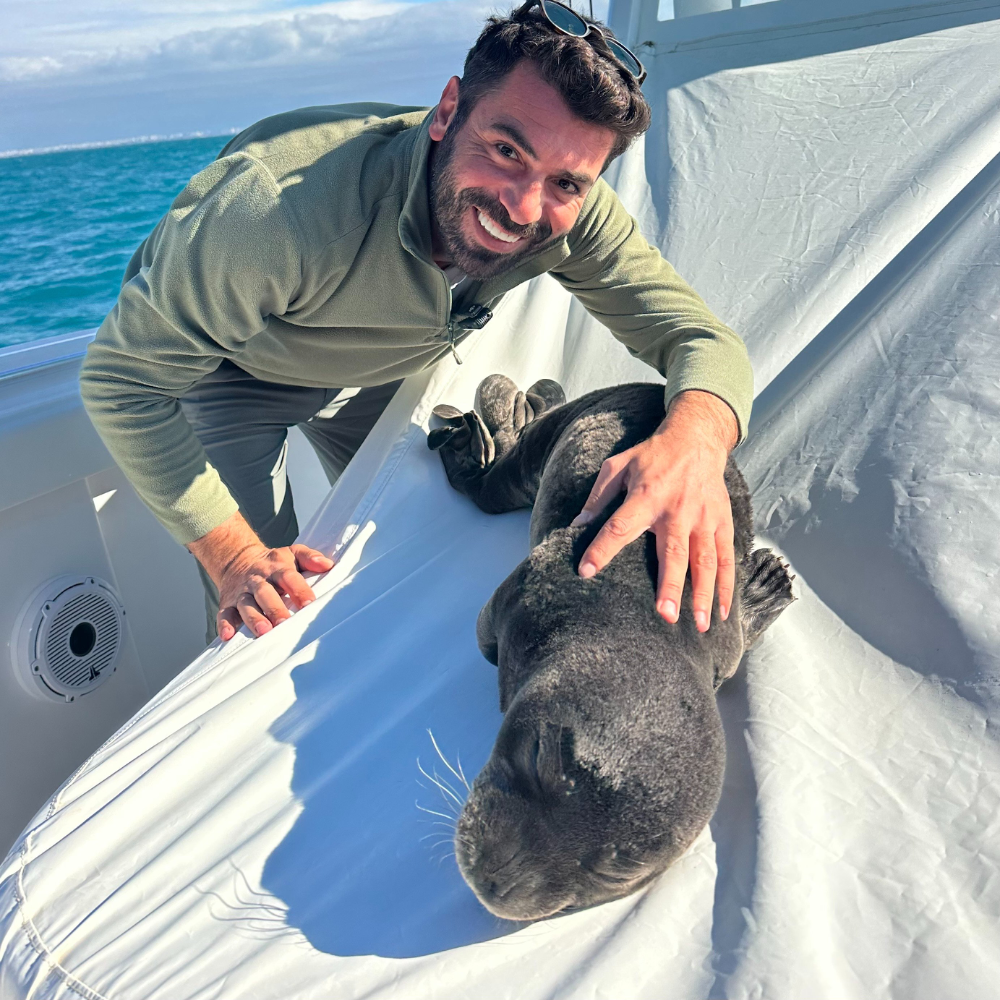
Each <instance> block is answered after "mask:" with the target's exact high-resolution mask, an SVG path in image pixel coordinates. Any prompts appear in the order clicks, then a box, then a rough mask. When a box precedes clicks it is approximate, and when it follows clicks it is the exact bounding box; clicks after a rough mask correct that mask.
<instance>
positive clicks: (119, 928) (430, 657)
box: [0, 21, 1000, 1000]
mask: <svg viewBox="0 0 1000 1000" xmlns="http://www.w3.org/2000/svg"><path fill="white" fill-rule="evenodd" d="M997 52H1000V22H998V21H993V22H987V23H981V24H977V25H970V26H967V27H961V28H953V29H949V30H945V31H939V32H936V33H933V34H925V35H920V36H916V37H913V38H909V39H902V40H898V41H893V42H889V43H885V44H880V45H877V46H873V47H870V48H864V49H854V50H851V51H843V52H832V53H827V54H824V55H817V56H809V57H806V58H803V59H800V60H794V61H787V60H784V61H781V62H776V63H774V64H772V65H759V66H755V67H750V68H744V69H735V70H728V71H723V72H716V73H713V74H711V75H709V76H704V77H702V78H699V79H696V80H693V81H690V82H687V83H684V84H683V85H678V86H673V87H670V88H669V89H668V88H667V87H666V85H665V83H664V82H663V81H664V79H665V77H663V75H662V74H660V75H659V76H658V72H659V70H658V67H657V66H656V65H654V67H653V74H652V76H651V79H650V81H649V83H648V84H647V88H646V89H647V92H648V93H650V94H652V95H653V97H654V100H655V102H656V106H657V121H656V125H655V126H654V129H653V131H652V132H651V133H650V135H649V137H648V138H647V142H646V146H645V171H644V168H643V153H642V150H637V151H635V152H634V153H633V154H631V155H630V156H629V157H628V158H627V159H626V160H625V161H624V162H622V163H621V164H619V165H618V166H616V168H614V171H613V176H614V177H615V178H616V183H617V186H618V189H619V191H620V192H621V194H622V196H623V198H624V200H625V201H626V203H627V204H628V205H629V207H630V208H631V209H632V210H633V212H635V213H636V215H637V217H638V218H640V220H641V222H642V223H643V226H644V229H645V231H646V232H647V234H648V235H649V237H650V238H651V239H655V240H656V241H657V242H658V243H659V245H660V246H661V247H663V249H664V251H665V253H666V255H667V256H668V258H669V259H671V260H672V261H673V263H674V264H675V265H676V266H677V268H678V270H680V272H681V273H682V274H683V275H684V276H685V277H687V278H688V279H689V280H690V281H691V282H692V283H693V284H694V286H695V287H696V288H697V289H698V290H699V291H701V293H702V294H703V295H704V296H705V297H706V298H707V299H708V301H709V302H710V304H711V305H712V306H713V307H714V308H715V310H716V311H717V312H718V313H719V314H720V315H721V316H722V317H723V318H724V319H726V320H727V321H728V322H729V323H730V324H731V325H733V326H734V327H735V328H736V329H738V330H739V331H740V332H741V333H743V334H744V335H745V337H746V339H747V341H748V345H749V347H750V351H751V354H752V356H753V360H754V364H755V369H756V372H757V379H758V391H759V397H758V400H759V407H758V414H759V416H758V419H757V421H756V428H757V429H756V433H755V435H754V437H753V438H752V440H751V441H750V442H749V443H748V444H747V445H746V446H744V447H743V448H742V449H741V452H740V455H739V459H740V462H741V464H742V466H743V467H744V469H745V471H746V473H747V476H748V479H749V480H750V481H751V485H752V486H753V487H754V488H755V491H756V492H755V501H756V505H757V511H758V521H759V524H760V526H761V531H762V535H763V537H764V540H766V541H768V542H770V543H772V544H776V545H777V546H778V547H779V548H780V549H781V550H782V551H784V552H785V553H786V554H787V555H788V556H789V558H790V559H791V561H792V563H793V565H794V568H795V571H796V572H797V573H798V579H797V583H796V587H797V593H798V596H799V600H798V602H797V603H796V604H794V605H793V606H792V607H791V608H790V609H789V610H788V611H787V612H785V614H784V615H783V616H782V617H781V618H780V620H779V621H778V622H777V624H776V625H775V626H774V627H773V628H772V629H771V631H770V632H768V633H767V635H766V636H765V638H764V640H762V642H761V643H760V646H759V648H758V649H756V650H755V651H754V653H753V654H752V655H751V656H750V657H748V658H747V661H746V662H745V664H744V667H743V668H742V669H741V671H740V673H739V674H738V676H737V678H736V679H734V680H733V681H732V682H730V683H729V684H727V685H726V686H725V687H724V688H723V690H722V691H721V692H720V696H719V701H720V706H721V708H722V712H723V716H724V719H725V723H726V730H727V738H728V748H729V764H728V770H727V775H726V784H725V789H724V793H723V798H722V803H721V805H720V808H719V811H718V813H717V815H716V817H715V819H714V820H713V821H712V823H711V825H710V827H709V829H707V830H706V831H705V833H704V834H703V836H702V837H701V838H700V839H699V840H698V841H697V842H696V844H695V845H694V847H693V848H692V849H691V850H690V851H689V853H688V854H687V855H686V856H685V857H684V858H683V859H682V860H681V861H680V862H679V863H678V864H677V865H676V866H675V867H674V868H673V869H671V870H670V871H669V872H668V873H667V874H666V875H665V876H664V877H662V878H661V879H660V880H659V881H658V882H656V883H655V884H653V885H652V886H651V887H650V888H649V889H648V890H646V891H644V892H642V893H640V894H638V895H636V896H634V897H631V898H628V899H625V900H621V901H618V902H616V903H612V904H607V905H605V906H602V907H599V908H597V909H594V910H591V911H588V912H583V913H577V914H573V915H569V916H565V917H561V918H557V919H552V920H547V921H542V922H540V923H537V924H534V925H531V926H526V927H518V926H513V925H506V924H503V923H502V922H499V921H497V920H495V919H494V918H493V917H491V916H490V915H488V914H487V913H486V912H485V911H483V910H482V909H481V908H480V907H479V905H478V904H477V903H476V901H475V900H474V898H473V897H472V895H471V893H470V892H469V891H468V890H467V889H466V888H465V886H464V884H463V883H462V881H461V879H460V878H459V876H458V874H457V871H456V868H455V865H454V860H453V859H452V858H450V857H449V856H448V853H449V847H448V845H447V843H441V841H446V839H447V827H446V826H440V825H436V824H438V823H446V822H447V821H446V820H445V819H442V818H439V817H438V816H436V815H434V813H435V812H440V813H444V814H445V815H447V814H448V813H450V812H451V811H452V810H450V809H449V808H448V805H447V803H448V799H447V796H446V795H444V794H442V793H440V792H439V790H438V788H437V787H435V785H434V784H433V783H432V782H431V781H430V780H428V779H427V778H426V777H424V776H423V775H422V773H421V771H420V770H419V769H418V765H417V760H418V758H419V760H420V762H421V764H422V766H423V769H424V770H426V771H427V772H428V773H430V774H431V775H433V774H434V773H435V771H436V772H437V774H439V775H441V776H443V777H451V775H450V774H449V772H448V770H447V769H446V767H445V765H444V763H443V762H442V761H441V760H440V759H439V758H438V757H437V755H436V753H435V751H434V747H433V746H432V743H431V739H430V737H429V735H428V731H429V730H430V731H431V732H432V733H433V735H434V738H435V739H436V741H437V743H438V744H439V746H440V747H441V749H442V751H443V752H444V754H445V755H446V756H447V757H448V758H449V760H450V761H451V762H452V763H453V764H457V761H458V759H459V758H460V759H461V764H462V767H463V768H464V770H465V772H466V773H467V774H469V775H470V776H471V774H472V773H473V772H475V771H476V770H477V769H478V767H479V766H480V765H481V764H482V763H483V761H484V760H485V758H486V756H487V754H488V752H489V749H490V746H491V745H492V741H493V738H494V735H495V732H496V729H497V726H498V724H499V721H500V715H499V712H498V708H497V694H496V685H495V675H494V670H493V668H492V667H490V666H489V665H488V664H487V663H486V662H485V661H484V660H482V658H481V657H480V656H479V654H478V652H477V650H476V646H475V640H474V621H475V616H476V613H477V611H478V609H479V607H480V605H481V604H482V603H483V602H484V601H485V600H486V598H487V597H488V596H489V594H490V593H491V592H492V589H493V588H494V587H495V586H496V585H497V584H498V583H499V582H500V581H501V580H502V579H503V578H504V576H505V575H506V574H507V573H508V572H509V570H510V569H511V568H512V567H513V566H514V565H515V564H516V563H517V562H518V561H519V560H520V559H521V558H522V557H523V555H524V554H525V551H526V545H527V523H528V516H527V514H524V513H518V514H510V515H504V516H501V517H495V518H491V517H488V516H486V515H483V514H481V513H479V512H478V511H477V510H476V509H474V508H473V507H472V505H471V504H470V503H469V502H468V501H466V500H465V499H463V498H462V497H460V496H459V495H458V494H456V493H454V492H452V491H451V490H450V488H449V487H448V485H447V483H446V480H445V477H444V474H443V471H442V469H441V466H440V461H439V459H438V457H437V456H436V455H435V454H433V453H431V452H429V451H428V450H427V449H426V447H425V443H424V437H425V428H426V420H427V416H428V414H429V412H430V409H431V407H432V406H433V405H434V404H435V403H437V402H439V401H446V402H449V403H454V404H457V405H459V406H467V405H468V404H470V403H471V400H472V396H473V391H474V389H475V386H476V384H477V383H478V381H479V380H480V379H481V378H482V377H483V376H485V375H487V374H489V373H490V372H493V371H504V372H506V373H508V374H509V375H511V376H512V377H513V378H514V379H515V380H517V381H518V382H519V383H520V384H522V385H525V384H528V383H530V382H531V381H532V380H534V379H535V378H538V377H540V376H548V377H554V378H557V379H559V380H560V381H561V382H563V383H564V385H565V386H566V387H567V389H568V391H569V393H570V395H575V394H579V393H580V392H582V391H584V390H586V389H589V388H592V387H594V386H597V385H601V384H610V383H613V382H618V381H623V380H627V379H634V378H647V379H648V378H654V377H655V375H654V373H652V372H650V371H648V370H646V369H644V368H643V367H642V366H641V365H640V364H638V363H637V362H635V361H634V360H632V359H631V358H629V357H628V355H627V353H626V352H625V351H624V350H623V349H622V348H620V347H618V346H617V345H616V344H615V343H614V342H613V341H612V339H611V337H610V335H608V334H607V333H606V331H603V330H602V329H601V328H599V327H598V326H597V325H596V324H595V323H594V322H593V321H591V320H590V319H588V318H587V317H586V314H585V313H584V312H583V311H582V310H581V309H580V308H579V306H577V305H576V304H573V303H571V300H570V299H569V298H568V297H567V296H566V295H565V294H564V293H563V292H562V291H561V290H559V289H558V287H557V286H556V285H555V283H554V282H553V281H551V280H550V279H548V278H543V279H541V280H538V281H536V282H534V283H532V285H531V286H529V287H527V288H524V289H521V290H520V291H519V292H517V293H516V294H514V295H512V296H511V297H510V298H509V299H508V300H507V301H506V302H505V303H504V304H503V306H502V307H501V309H500V310H499V312H498V315H497V316H496V318H495V319H494V320H493V322H492V323H491V324H490V325H489V327H487V329H486V330H485V331H483V333H481V334H479V335H477V337H476V338H475V339H474V340H473V341H470V342H467V343H466V345H464V346H463V347H462V349H461V352H462V354H463V355H464V356H465V364H464V365H462V366H461V367H456V366H455V365H454V363H453V362H450V361H449V362H447V363H445V364H442V365H441V366H440V367H439V368H438V369H437V370H436V371H434V372H433V373H430V374H428V375H427V376H425V377H422V378H416V379H411V380H410V381H409V382H408V383H407V384H406V385H405V386H404V388H403V389H402V390H401V392H400V394H399V395H398V396H397V398H396V399H395V400H394V402H393V404H392V407H391V408H390V410H389V411H388V412H387V413H386V415H385V417H384V418H383V420H382V421H381V422H380V424H379V426H378V428H377V429H376V432H375V434H374V435H373V437H372V438H371V439H370V440H369V441H368V442H366V444H365V447H364V449H363V451H362V452H361V453H360V454H359V456H358V459H357V460H356V461H355V462H354V463H353V464H352V466H351V468H350V469H349V470H348V473H347V474H346V475H345V477H344V478H343V480H342V481H341V483H340V484H338V487H337V489H336V490H335V491H334V493H333V494H332V495H331V497H330V499H329V500H328V502H327V504H326V506H325V507H324V508H323V509H322V510H321V511H320V512H319V514H318V515H317V517H316V518H315V519H314V521H313V523H312V525H311V527H310V528H309V530H308V532H307V534H308V538H307V540H310V541H312V542H313V543H315V544H321V545H322V546H324V547H326V548H327V549H328V550H332V549H333V548H334V547H335V546H339V551H340V563H339V566H338V567H337V568H336V569H335V570H334V571H333V572H332V573H330V574H329V575H328V577H327V578H326V579H324V580H323V581H321V582H320V583H319V585H318V592H319V593H320V594H321V595H322V596H321V599H320V600H319V601H317V602H316V604H314V605H312V606H311V607H309V608H308V609H306V610H305V611H304V612H301V613H299V614H297V615H296V616H295V617H294V618H293V619H292V620H291V621H290V622H288V623H286V624H284V625H282V626H281V627H280V628H278V629H276V630H275V631H274V632H272V633H270V634H269V635H267V636H265V637H264V638H261V639H257V640H253V641H251V640H249V639H247V638H245V637H239V638H237V639H235V640H233V642H232V643H231V644H230V645H229V646H227V647H225V648H210V649H209V650H208V651H207V652H206V653H205V654H204V655H203V656H202V657H201V658H200V659H199V660H198V661H196V662H195V663H194V664H192V665H191V666H190V667H189V668H188V669H187V670H186V671H184V672H183V673H182V674H181V675H180V676H179V677H178V678H177V679H176V681H174V682H173V683H172V684H171V685H170V686H169V687H168V689H166V690H165V691H164V692H162V693H161V694H160V695H159V696H158V697H157V698H155V699H154V700H153V702H151V703H150V705H149V706H147V708H146V709H144V710H143V711H142V712H141V713H140V714H139V715H138V716H137V717H136V718H135V719H133V720H132V722H130V723H129V725H128V726H126V727H125V728H124V729H123V730H122V731H121V732H120V733H119V734H117V735H116V736H115V737H114V738H113V739H112V740H111V741H110V742H109V743H108V744H107V745H106V746H104V747H103V748H101V750H100V751H99V752H98V753H96V754H95V755H94V756H93V757H92V758H91V759H90V760H89V761H87V762H86V763H85V764H84V765H83V766H82V767H81V769H80V770H79V771H78V772H77V773H76V774H75V775H74V776H73V777H72V779H71V780H70V781H68V782H67V783H66V784H65V785H64V786H63V788H62V789H60V790H59V792H58V793H57V794H56V796H55V797H54V798H53V799H52V801H51V802H50V804H49V805H48V807H47V808H46V809H45V810H44V811H43V812H42V813H41V814H40V815H39V816H38V818H37V819H36V820H35V821H34V822H33V823H32V824H31V826H30V828H29V830H28V831H27V832H26V834H25V835H24V836H23V838H22V839H21V841H20V842H19V843H18V844H17V845H16V847H15V848H14V850H13V852H12V853H11V854H10V855H9V857H8V859H7V861H6V862H5V864H4V866H3V868H2V869H0V997H2V998H3V1000H15V998H17V1000H21V998H27V997H35V998H43V1000H67V998H70V997H74V998H75V997H86V998H91V1000H94V998H106V1000H153V998H156V1000H189V998H190V1000H194V998H198V1000H208V998H212V1000H237V998H239V1000H248V998H250V1000H315V998H318V997H323V998H325V1000H340V998H349V997H350V998H360V997H365V998H371V1000H380V998H389V997H392V998H405V1000H420V998H446V1000H459V998H477V1000H478V998H482V997H489V998H491V1000H503V998H511V1000H513V998H517V1000H536V998H537V1000H542V998H546V1000H555V998H570V997H572V998H583V997H588V998H590V997H609V998H611V997H614V998H629V1000H632V998H654V997H655V998H662V997H671V998H678V1000H683V998H720V997H729V998H751V997H758V998H759V997H766V998H768V1000H799V998H807V997H808V998H822V1000H827V998H828V1000H844V998H859V1000H861V998H863V1000H875V998H887V997H895V998H900V1000H903V998H905V1000H921V998H926V1000H943V998H951V997H955V998H958V997H962V998H967V997H975V998H980V997H987V996H992V995H995V994H996V992H997V983H998V982H1000V929H998V922H997V915H998V912H1000V871H998V868H1000V743H998V739H997V731H996V719H997V704H998V693H1000V688H998V684H1000V602H998V599H997V583H996V572H997V566H998V562H1000V478H998V476H1000V443H998V441H1000V342H998V337H997V320H998V312H1000V292H998V286H1000V280H998V279H1000V238H998V222H1000V158H996V157H997V153H998V150H1000V121H998V119H1000V73H998V72H997V63H998V59H997V55H996V54H997ZM658 81H659V82H658ZM658 87H659V88H660V89H659V90H658V89H657V88H658ZM647 175H648V177H649V179H650V184H647V182H646V179H645V177H646V176H647ZM452 784H454V781H453V782H452ZM418 806H419V807H422V808H418ZM424 810H429V811H424Z"/></svg>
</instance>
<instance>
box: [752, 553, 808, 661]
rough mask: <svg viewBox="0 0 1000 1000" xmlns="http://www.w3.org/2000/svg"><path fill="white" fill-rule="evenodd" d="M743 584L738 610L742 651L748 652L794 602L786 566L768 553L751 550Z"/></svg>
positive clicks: (790, 579) (790, 580)
mask: <svg viewBox="0 0 1000 1000" xmlns="http://www.w3.org/2000/svg"><path fill="white" fill-rule="evenodd" d="M746 574H747V575H746V582H745V583H744V584H743V600H742V602H741V607H740V624H741V625H742V626H743V648H744V649H745V650H746V649H749V648H750V647H751V646H752V645H753V644H754V643H755V642H756V641H757V639H759V638H760V636H761V634H762V633H763V632H764V630H765V629H767V628H768V626H770V624H771V623H772V622H773V621H774V620H775V618H777V617H778V615H780V614H781V612H782V611H784V610H785V608H787V607H788V605H789V604H791V603H792V601H794V600H795V598H794V596H793V595H792V580H794V579H795V577H793V576H791V575H790V574H789V572H788V565H787V564H786V563H785V561H784V560H783V559H781V558H780V557H779V556H776V555H775V554H774V553H773V552H772V551H771V550H770V549H755V550H754V551H753V552H751V553H750V554H749V555H748V556H747V558H746Z"/></svg>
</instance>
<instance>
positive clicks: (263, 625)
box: [254, 622, 271, 635]
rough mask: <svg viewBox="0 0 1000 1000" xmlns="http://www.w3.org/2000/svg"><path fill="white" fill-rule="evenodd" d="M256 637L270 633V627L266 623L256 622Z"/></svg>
mask: <svg viewBox="0 0 1000 1000" xmlns="http://www.w3.org/2000/svg"><path fill="white" fill-rule="evenodd" d="M254 631H255V632H256V633H257V635H263V634H264V633H265V632H270V631H271V626H270V625H269V624H268V623H267V622H258V624H257V626H256V627H255V628H254Z"/></svg>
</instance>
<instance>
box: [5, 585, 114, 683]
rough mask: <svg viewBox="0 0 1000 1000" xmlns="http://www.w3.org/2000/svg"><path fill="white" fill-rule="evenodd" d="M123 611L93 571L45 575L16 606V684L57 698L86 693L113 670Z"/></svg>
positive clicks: (108, 588) (105, 678) (110, 589)
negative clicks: (36, 588)
mask: <svg viewBox="0 0 1000 1000" xmlns="http://www.w3.org/2000/svg"><path fill="white" fill-rule="evenodd" d="M124 616H125V609H124V608H123V607H122V605H121V601H120V600H119V599H118V595H117V594H116V593H115V592H114V590H113V589H112V588H111V587H110V586H109V585H108V584H107V583H105V582H104V581H103V580H99V579H97V577H93V576H88V577H84V578H83V579H80V578H76V579H73V578H68V577H60V578H59V579H57V580H52V581H50V582H49V583H48V584H46V585H45V586H44V587H42V588H41V590H39V591H38V592H37V593H36V594H35V596H34V598H33V599H32V600H31V601H29V602H28V605H27V606H26V607H25V609H24V611H23V612H22V616H21V625H20V630H19V631H20V633H21V634H20V635H19V636H18V639H19V640H20V641H19V642H18V643H17V646H18V649H17V650H16V654H17V660H19V661H20V662H19V663H18V664H17V666H18V667H19V670H18V673H19V675H20V677H21V682H22V684H23V685H24V686H26V687H27V688H28V690H30V691H32V692H33V693H36V694H42V695H44V696H47V697H50V698H57V699H59V700H60V701H67V702H71V701H75V700H76V699H77V698H79V697H81V696H83V695H85V694H89V693H90V692H91V691H93V690H94V689H95V688H97V687H99V686H100V685H101V684H103V683H104V682H105V681H106V680H107V679H108V678H109V677H110V676H111V675H112V674H113V673H114V672H115V669H116V663H117V660H118V653H119V651H120V650H121V645H122V637H123V631H124Z"/></svg>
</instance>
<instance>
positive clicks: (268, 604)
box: [236, 580, 291, 635]
mask: <svg viewBox="0 0 1000 1000" xmlns="http://www.w3.org/2000/svg"><path fill="white" fill-rule="evenodd" d="M236 609H237V611H239V613H240V617H241V618H242V619H243V621H244V622H245V623H246V626H247V628H249V629H250V631H251V632H252V633H253V634H254V635H263V634H264V633H265V632H270V631H271V629H272V628H273V627H274V626H275V625H277V624H278V623H279V622H282V621H284V620H285V619H286V618H290V617H291V612H289V610H288V608H286V607H285V602H284V601H282V599H281V598H280V597H279V596H278V592H277V591H276V590H275V589H274V587H272V586H271V584H270V583H268V582H267V581H266V580H263V581H261V582H260V583H259V584H258V585H257V586H256V588H255V590H254V592H253V593H250V592H248V591H244V592H243V593H242V594H240V596H239V597H237V598H236Z"/></svg>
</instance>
